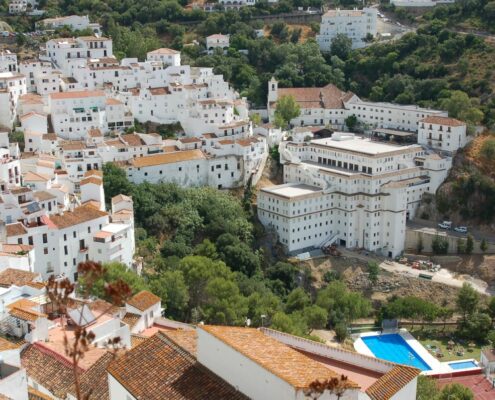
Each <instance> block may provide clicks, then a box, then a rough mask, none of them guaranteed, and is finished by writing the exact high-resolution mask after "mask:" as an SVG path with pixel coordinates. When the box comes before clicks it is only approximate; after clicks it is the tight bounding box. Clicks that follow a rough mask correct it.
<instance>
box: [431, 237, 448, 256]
mask: <svg viewBox="0 0 495 400" xmlns="http://www.w3.org/2000/svg"><path fill="white" fill-rule="evenodd" d="M431 249H432V250H433V253H435V254H447V251H448V250H449V242H448V241H447V239H445V238H442V237H440V236H439V235H435V237H434V238H433V241H432V242H431Z"/></svg>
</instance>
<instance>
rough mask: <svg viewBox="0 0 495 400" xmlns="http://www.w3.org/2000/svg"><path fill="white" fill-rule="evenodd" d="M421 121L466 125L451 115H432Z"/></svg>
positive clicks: (447, 124)
mask: <svg viewBox="0 0 495 400" xmlns="http://www.w3.org/2000/svg"><path fill="white" fill-rule="evenodd" d="M421 122H425V123H427V124H437V125H446V126H465V125H466V124H465V123H464V122H462V121H459V120H458V119H455V118H449V117H440V116H437V115H431V116H429V117H426V118H424V119H422V120H421Z"/></svg>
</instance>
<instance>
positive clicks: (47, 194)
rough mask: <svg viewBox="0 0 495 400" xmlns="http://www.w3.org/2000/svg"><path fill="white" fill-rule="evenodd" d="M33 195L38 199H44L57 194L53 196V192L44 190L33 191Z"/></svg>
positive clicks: (53, 197) (54, 197) (51, 197)
mask: <svg viewBox="0 0 495 400" xmlns="http://www.w3.org/2000/svg"><path fill="white" fill-rule="evenodd" d="M33 195H34V198H35V199H37V200H38V201H46V200H52V199H56V198H57V196H55V195H54V194H51V193H50V192H45V191H44V190H40V191H38V192H34V193H33Z"/></svg>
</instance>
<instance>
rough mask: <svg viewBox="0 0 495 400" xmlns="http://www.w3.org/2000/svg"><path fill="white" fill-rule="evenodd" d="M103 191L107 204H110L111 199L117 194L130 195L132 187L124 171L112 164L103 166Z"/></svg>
mask: <svg viewBox="0 0 495 400" xmlns="http://www.w3.org/2000/svg"><path fill="white" fill-rule="evenodd" d="M103 189H104V190H105V202H106V203H107V204H111V201H112V197H114V196H117V195H118V194H125V195H130V194H131V193H132V185H131V183H130V182H129V180H128V179H127V175H126V173H125V171H124V170H123V169H122V168H119V167H117V166H116V165H115V164H113V163H106V164H104V165H103Z"/></svg>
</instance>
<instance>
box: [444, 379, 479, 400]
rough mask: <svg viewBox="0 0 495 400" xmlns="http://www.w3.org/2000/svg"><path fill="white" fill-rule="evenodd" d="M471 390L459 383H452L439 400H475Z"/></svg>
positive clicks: (447, 386)
mask: <svg viewBox="0 0 495 400" xmlns="http://www.w3.org/2000/svg"><path fill="white" fill-rule="evenodd" d="M473 399H474V395H473V392H472V391H471V389H469V388H468V387H466V386H463V385H461V384H459V383H450V384H448V385H446V386H444V387H443V389H442V391H441V392H440V395H439V396H438V400H473Z"/></svg>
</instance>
